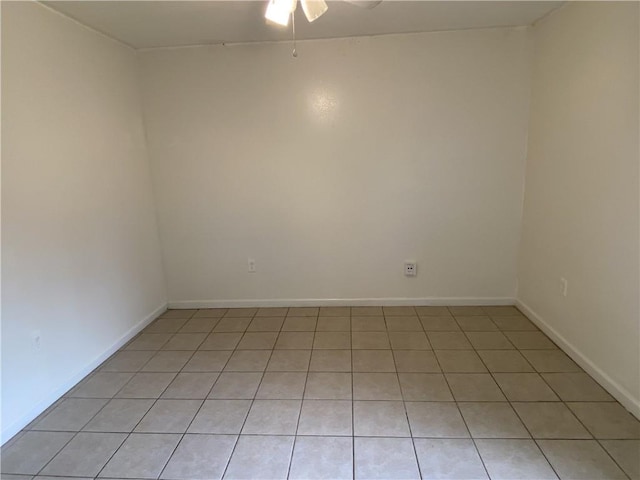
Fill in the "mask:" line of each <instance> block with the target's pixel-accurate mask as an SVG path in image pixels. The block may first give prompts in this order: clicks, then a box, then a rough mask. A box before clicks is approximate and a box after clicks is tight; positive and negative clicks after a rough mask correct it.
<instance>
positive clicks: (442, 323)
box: [420, 316, 460, 333]
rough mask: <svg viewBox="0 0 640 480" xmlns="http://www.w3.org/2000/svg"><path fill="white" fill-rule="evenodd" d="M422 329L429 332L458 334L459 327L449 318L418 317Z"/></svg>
mask: <svg viewBox="0 0 640 480" xmlns="http://www.w3.org/2000/svg"><path fill="white" fill-rule="evenodd" d="M420 323H422V328H424V329H425V331H426V332H427V333H429V332H456V331H457V332H459V331H460V325H458V322H456V320H455V319H454V318H453V317H451V316H442V317H422V316H421V317H420Z"/></svg>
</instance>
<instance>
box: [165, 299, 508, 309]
mask: <svg viewBox="0 0 640 480" xmlns="http://www.w3.org/2000/svg"><path fill="white" fill-rule="evenodd" d="M514 303H515V298H511V297H429V298H290V299H281V298H277V299H248V300H173V301H169V308H177V309H183V308H246V307H370V306H384V307H398V306H405V305H416V306H447V305H450V306H456V307H457V306H467V305H513V304H514Z"/></svg>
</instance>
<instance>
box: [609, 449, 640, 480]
mask: <svg viewBox="0 0 640 480" xmlns="http://www.w3.org/2000/svg"><path fill="white" fill-rule="evenodd" d="M600 443H601V444H602V446H603V447H604V449H605V450H606V451H607V452H609V455H611V456H612V457H613V459H614V460H615V461H616V462H617V463H618V465H619V466H620V467H621V468H622V470H623V471H624V472H625V473H626V474H627V475H629V477H630V478H631V480H640V440H602V441H601V442H600Z"/></svg>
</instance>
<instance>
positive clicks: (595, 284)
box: [518, 2, 640, 415]
mask: <svg viewBox="0 0 640 480" xmlns="http://www.w3.org/2000/svg"><path fill="white" fill-rule="evenodd" d="M533 34H534V40H535V54H534V60H533V77H532V99H531V125H530V131H529V142H528V158H527V171H526V186H525V191H526V194H525V206H524V220H523V234H522V243H521V247H520V260H519V273H518V279H519V292H518V299H519V302H520V303H521V305H522V306H523V307H524V308H525V309H526V310H527V311H528V312H529V313H531V314H532V315H534V316H535V317H536V318H537V319H538V320H539V321H540V322H542V324H543V325H544V326H545V328H546V329H547V331H548V332H549V333H551V334H552V336H553V337H554V338H555V339H556V340H557V341H558V342H559V343H560V344H561V345H562V346H563V347H564V348H565V349H567V350H568V351H569V352H570V353H571V354H572V355H573V356H574V357H575V358H576V359H578V360H579V361H580V363H581V364H582V365H583V366H585V367H586V368H587V369H588V370H589V371H590V372H591V373H592V374H594V375H595V376H596V378H597V379H599V380H600V381H601V382H603V384H604V385H606V386H607V387H608V389H609V390H610V391H611V392H612V393H614V394H615V395H616V396H617V397H618V399H620V400H621V401H622V402H623V403H624V404H625V406H627V408H630V409H632V410H633V411H634V412H635V414H636V415H639V414H640V336H639V328H640V326H639V325H640V313H639V310H638V301H639V297H640V286H639V280H638V278H639V256H638V249H639V244H640V241H639V238H638V229H639V226H638V220H639V208H638V206H639V203H638V200H639V186H638V164H639V151H638V145H639V143H638V142H639V139H638V129H639V126H638V115H639V113H638V104H639V100H638V88H639V86H638V85H639V84H638V56H639V52H638V40H639V39H638V3H636V2H628V3H616V2H577V3H571V4H569V5H567V6H565V7H564V8H562V9H560V10H559V11H557V12H555V13H554V14H552V15H551V16H550V17H549V18H547V19H546V20H544V21H542V22H540V23H539V24H538V25H537V26H536V27H535V28H534V29H533ZM561 277H562V278H565V279H566V280H567V281H568V289H567V296H566V297H564V296H563V295H562V287H561V283H560V278H561Z"/></svg>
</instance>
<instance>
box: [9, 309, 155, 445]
mask: <svg viewBox="0 0 640 480" xmlns="http://www.w3.org/2000/svg"><path fill="white" fill-rule="evenodd" d="M166 309H167V304H166V303H163V304H162V305H160V306H159V307H158V308H156V309H155V310H153V311H152V312H151V313H150V314H149V315H147V316H146V317H144V318H143V319H142V320H140V321H139V322H138V323H137V324H135V325H134V326H133V327H131V328H130V329H129V330H128V331H127V332H126V333H124V334H123V335H122V336H121V337H120V338H119V339H118V340H116V341H115V342H114V343H113V344H112V345H111V346H110V347H109V348H107V349H106V350H105V351H104V352H102V353H101V354H100V355H98V356H96V357H95V358H94V359H93V360H92V361H91V362H89V363H88V364H87V365H85V366H83V367H82V368H81V369H79V370H78V371H77V372H75V373H74V374H73V375H71V377H69V379H68V380H67V381H65V382H63V384H62V385H60V386H59V387H58V388H56V389H54V390H53V391H52V392H50V393H49V394H48V395H46V396H45V397H44V398H43V399H42V400H41V401H40V403H38V405H37V406H35V407H34V408H33V409H31V411H30V412H29V413H27V414H26V415H24V416H22V417H21V418H19V419H18V420H16V421H15V422H13V423H12V424H11V425H9V426H8V427H5V426H4V425H3V428H2V434H1V443H0V445H4V444H5V443H6V442H8V441H9V440H11V438H12V437H13V436H14V435H16V434H17V433H18V432H20V430H22V429H23V428H24V427H26V426H27V425H29V423H30V422H32V421H33V420H34V419H35V418H37V417H38V415H40V414H41V413H42V412H44V411H45V410H46V409H47V408H49V407H50V406H51V405H53V403H54V402H55V401H56V400H58V399H59V398H60V397H62V395H64V394H65V393H67V392H68V391H69V390H70V389H71V388H73V387H74V386H75V385H76V384H77V383H78V382H80V380H82V379H83V378H84V377H86V376H87V375H88V374H89V373H91V372H92V371H93V370H95V369H96V368H97V367H98V366H99V365H100V364H101V363H102V362H104V361H105V360H106V359H107V358H109V357H110V356H111V355H113V354H114V353H115V352H116V351H118V349H120V348H121V347H122V346H124V345H125V344H126V343H127V342H128V341H129V340H131V339H132V338H133V337H135V336H136V335H137V334H138V333H139V332H140V331H142V329H144V328H145V327H146V326H147V325H149V324H150V323H151V322H152V321H153V320H155V319H156V318H157V317H158V316H159V315H160V314H162V313H163V312H164V311H165V310H166Z"/></svg>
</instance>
